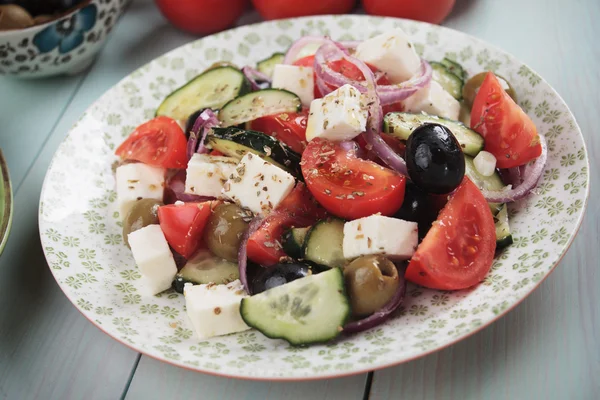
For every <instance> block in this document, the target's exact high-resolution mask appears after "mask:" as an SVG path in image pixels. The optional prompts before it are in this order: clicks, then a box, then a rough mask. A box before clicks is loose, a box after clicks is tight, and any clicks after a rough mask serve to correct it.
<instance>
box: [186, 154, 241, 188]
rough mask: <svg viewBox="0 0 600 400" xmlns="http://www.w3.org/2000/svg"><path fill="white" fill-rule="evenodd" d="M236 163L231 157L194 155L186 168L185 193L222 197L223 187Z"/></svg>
mask: <svg viewBox="0 0 600 400" xmlns="http://www.w3.org/2000/svg"><path fill="white" fill-rule="evenodd" d="M237 163H238V160H236V159H235V158H233V157H223V156H209V155H208V154H194V155H193V156H192V158H191V159H190V161H189V163H188V167H187V173H186V178H185V192H186V193H191V194H197V195H199V196H211V197H222V196H223V194H222V191H223V186H224V185H225V182H227V179H229V176H231V174H232V173H233V171H234V170H235V167H236V165H237Z"/></svg>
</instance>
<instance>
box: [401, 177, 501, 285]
mask: <svg viewBox="0 0 600 400" xmlns="http://www.w3.org/2000/svg"><path fill="white" fill-rule="evenodd" d="M495 229H496V228H495V226H494V217H493V216H492V213H491V211H490V208H489V206H488V204H487V202H486V200H485V198H484V197H483V195H482V194H481V191H480V190H479V189H478V188H477V186H476V185H475V184H474V183H473V182H471V180H470V179H469V178H467V177H465V179H464V181H463V182H462V183H461V184H460V186H459V187H458V189H456V191H455V192H454V194H453V195H452V197H451V198H450V200H448V203H447V204H446V206H445V207H444V209H443V210H442V211H441V212H440V214H439V216H438V219H437V221H436V222H434V223H433V225H432V227H431V229H430V230H429V232H427V235H426V236H425V238H424V239H423V241H422V242H421V244H420V245H419V247H418V248H417V251H416V252H415V254H414V256H413V257H412V259H411V260H410V263H409V264H408V268H407V270H406V279H408V280H409V281H411V282H414V283H416V284H419V285H421V286H425V287H428V288H431V289H439V290H459V289H466V288H468V287H471V286H473V285H475V284H477V283H479V282H481V281H482V280H483V278H484V277H485V275H486V274H487V273H488V271H489V270H490V268H491V266H492V261H493V260H494V252H495V250H496V230H495Z"/></svg>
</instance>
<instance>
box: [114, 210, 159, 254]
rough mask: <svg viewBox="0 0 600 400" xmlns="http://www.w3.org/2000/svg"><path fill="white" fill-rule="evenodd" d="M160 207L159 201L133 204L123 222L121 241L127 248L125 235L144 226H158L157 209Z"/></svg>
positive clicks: (127, 243)
mask: <svg viewBox="0 0 600 400" xmlns="http://www.w3.org/2000/svg"><path fill="white" fill-rule="evenodd" d="M162 205H163V203H162V202H161V201H159V200H155V199H141V200H138V201H136V202H135V203H134V204H133V207H131V210H129V213H127V215H126V216H125V219H124V220H123V240H124V241H125V244H126V245H127V246H128V247H129V241H128V240H127V235H129V234H130V233H131V232H135V231H137V230H138V229H142V228H143V227H145V226H148V225H152V224H158V207H160V206H162Z"/></svg>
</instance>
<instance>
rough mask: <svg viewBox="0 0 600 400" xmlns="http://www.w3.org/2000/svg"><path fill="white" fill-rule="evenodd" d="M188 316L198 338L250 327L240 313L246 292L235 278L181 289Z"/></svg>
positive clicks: (189, 285)
mask: <svg viewBox="0 0 600 400" xmlns="http://www.w3.org/2000/svg"><path fill="white" fill-rule="evenodd" d="M183 293H184V296H185V306H186V309H187V315H188V317H189V319H190V321H191V322H192V325H193V326H194V330H195V331H196V335H197V336H198V339H200V340H203V339H207V338H209V337H212V336H219V335H227V334H229V333H234V332H241V331H245V330H248V329H250V327H249V326H248V325H246V323H245V322H244V320H243V319H242V317H241V315H240V302H241V301H242V299H243V298H244V297H246V293H245V291H244V287H243V286H242V283H241V282H240V281H239V279H238V280H236V281H233V282H231V283H228V284H227V285H215V284H208V285H193V286H192V285H191V284H189V283H188V284H186V285H185V287H184V290H183Z"/></svg>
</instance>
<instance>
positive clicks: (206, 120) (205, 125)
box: [187, 108, 220, 159]
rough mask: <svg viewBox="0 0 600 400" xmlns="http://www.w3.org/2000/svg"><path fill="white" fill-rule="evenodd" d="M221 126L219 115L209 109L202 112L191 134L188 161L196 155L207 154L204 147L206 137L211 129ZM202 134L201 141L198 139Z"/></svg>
mask: <svg viewBox="0 0 600 400" xmlns="http://www.w3.org/2000/svg"><path fill="white" fill-rule="evenodd" d="M219 124H220V122H219V119H218V118H217V115H216V114H215V113H214V112H213V110H211V109H210V108H207V109H206V110H204V111H202V112H201V113H200V115H199V116H198V118H196V122H194V126H193V127H192V130H191V132H190V138H189V139H188V142H187V156H188V159H190V158H192V156H193V155H194V153H198V154H204V153H207V152H208V150H207V149H206V148H205V147H204V141H205V140H206V135H207V134H208V131H209V130H210V128H213V127H215V126H218V125H219ZM201 133H202V136H201V137H200V139H198V137H199V136H200V134H201Z"/></svg>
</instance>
